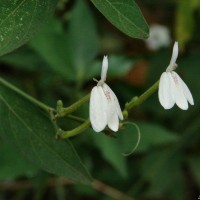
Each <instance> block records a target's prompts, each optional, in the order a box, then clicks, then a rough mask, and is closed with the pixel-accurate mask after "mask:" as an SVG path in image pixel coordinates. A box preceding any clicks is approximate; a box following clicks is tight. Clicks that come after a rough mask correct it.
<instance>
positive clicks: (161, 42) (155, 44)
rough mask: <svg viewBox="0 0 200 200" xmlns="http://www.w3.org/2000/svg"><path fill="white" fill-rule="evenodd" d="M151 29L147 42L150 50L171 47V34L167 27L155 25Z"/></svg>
mask: <svg viewBox="0 0 200 200" xmlns="http://www.w3.org/2000/svg"><path fill="white" fill-rule="evenodd" d="M149 29H150V30H149V33H150V35H149V38H148V39H147V40H146V45H147V47H148V48H149V49H150V50H158V49H160V48H161V47H168V46H169V45H170V43H171V37H170V32H169V29H168V28H167V27H166V26H163V25H159V24H154V25H151V26H150V28H149Z"/></svg>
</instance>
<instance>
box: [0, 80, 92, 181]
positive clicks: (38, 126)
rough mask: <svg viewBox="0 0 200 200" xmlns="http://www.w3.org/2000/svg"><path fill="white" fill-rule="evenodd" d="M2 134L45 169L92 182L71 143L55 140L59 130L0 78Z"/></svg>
mask: <svg viewBox="0 0 200 200" xmlns="http://www.w3.org/2000/svg"><path fill="white" fill-rule="evenodd" d="M0 118H1V121H0V122H1V126H0V135H1V137H2V139H4V140H6V141H8V142H10V143H12V144H13V146H15V147H17V148H16V150H17V149H18V150H19V151H20V152H21V153H22V154H23V155H24V156H25V157H26V158H27V159H28V160H29V161H31V162H33V163H35V165H37V166H38V167H40V168H41V169H43V170H45V171H47V172H50V173H53V174H56V175H59V176H65V177H66V178H69V179H71V180H74V181H79V182H82V183H87V184H88V183H90V180H91V178H90V175H89V174H88V172H87V170H86V169H85V167H84V166H83V164H82V163H81V161H80V159H79V157H78V155H77V154H76V152H75V150H74V148H73V146H72V144H71V143H70V141H57V140H55V128H54V126H53V124H52V122H51V120H50V119H49V117H48V116H47V114H46V113H44V112H43V111H42V110H40V109H39V108H38V107H37V106H36V105H34V104H32V103H31V102H30V101H28V100H27V99H25V98H24V97H22V96H21V95H20V94H18V93H16V92H15V91H13V90H12V88H10V86H9V85H8V83H5V81H3V80H2V79H0Z"/></svg>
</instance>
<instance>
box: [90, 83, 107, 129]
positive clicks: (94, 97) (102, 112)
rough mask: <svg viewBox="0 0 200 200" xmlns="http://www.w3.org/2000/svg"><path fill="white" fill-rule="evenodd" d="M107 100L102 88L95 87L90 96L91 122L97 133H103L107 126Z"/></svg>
mask: <svg viewBox="0 0 200 200" xmlns="http://www.w3.org/2000/svg"><path fill="white" fill-rule="evenodd" d="M106 110H107V100H106V98H105V95H104V93H103V89H102V87H101V86H95V87H94V88H93V89H92V91H91V95H90V121H91V125H92V128H93V129H94V131H96V132H100V131H102V130H103V129H104V128H105V127H106V125H107V114H106Z"/></svg>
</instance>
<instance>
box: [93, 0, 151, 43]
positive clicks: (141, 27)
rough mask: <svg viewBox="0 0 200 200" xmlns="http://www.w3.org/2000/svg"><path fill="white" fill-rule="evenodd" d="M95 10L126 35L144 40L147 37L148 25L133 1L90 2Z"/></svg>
mask: <svg viewBox="0 0 200 200" xmlns="http://www.w3.org/2000/svg"><path fill="white" fill-rule="evenodd" d="M91 1H92V3H93V4H94V5H95V6H96V7H97V9H98V10H99V11H100V12H101V13H102V14H103V15H104V16H105V17H106V18H107V19H108V20H109V21H110V22H111V23H112V24H113V25H114V26H116V27H117V28H118V29H119V30H121V31H122V32H123V33H125V34H126V35H128V36H130V37H133V38H139V39H145V38H147V37H148V35H149V29H148V25H147V23H146V21H145V19H144V17H143V15H142V13H141V11H140V9H139V7H138V6H137V4H136V3H135V2H134V1H133V0H126V1H121V0H91Z"/></svg>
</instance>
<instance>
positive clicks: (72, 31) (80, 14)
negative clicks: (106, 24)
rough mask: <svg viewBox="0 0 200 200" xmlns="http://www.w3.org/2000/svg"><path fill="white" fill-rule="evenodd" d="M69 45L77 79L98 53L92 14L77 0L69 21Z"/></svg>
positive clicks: (81, 76) (85, 5)
mask: <svg viewBox="0 0 200 200" xmlns="http://www.w3.org/2000/svg"><path fill="white" fill-rule="evenodd" d="M68 37H69V45H70V49H71V53H72V56H73V57H72V60H73V67H74V68H75V69H76V78H77V80H78V81H80V79H83V76H84V75H85V74H87V73H88V71H90V69H89V68H90V62H91V61H92V60H93V59H94V58H95V57H96V55H97V53H98V48H99V47H98V35H97V30H96V25H95V21H94V16H93V15H92V13H91V11H90V9H89V7H88V5H87V4H86V3H85V2H84V1H82V0H77V2H76V3H75V5H74V7H73V10H72V13H71V19H70V21H69V30H68Z"/></svg>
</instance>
